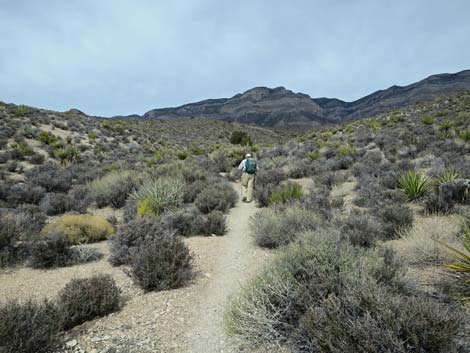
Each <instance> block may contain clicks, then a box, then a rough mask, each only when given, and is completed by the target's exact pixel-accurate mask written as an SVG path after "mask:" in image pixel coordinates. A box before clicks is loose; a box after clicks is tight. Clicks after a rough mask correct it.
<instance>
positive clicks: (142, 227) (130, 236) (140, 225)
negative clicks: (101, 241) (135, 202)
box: [109, 218, 171, 266]
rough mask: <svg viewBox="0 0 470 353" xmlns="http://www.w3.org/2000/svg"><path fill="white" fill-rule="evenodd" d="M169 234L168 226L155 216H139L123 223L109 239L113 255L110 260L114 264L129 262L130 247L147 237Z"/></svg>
mask: <svg viewBox="0 0 470 353" xmlns="http://www.w3.org/2000/svg"><path fill="white" fill-rule="evenodd" d="M162 234H166V235H169V234H171V233H169V231H168V227H164V226H163V224H162V223H161V222H159V221H157V220H156V219H153V218H137V219H134V220H131V221H130V222H128V223H124V224H122V225H121V226H120V227H119V228H118V230H117V232H116V234H115V235H114V236H113V237H111V238H110V240H109V249H110V252H111V256H110V257H109V262H110V263H111V264H112V265H113V266H120V265H124V264H128V263H129V261H130V252H129V251H130V249H131V248H133V247H135V246H137V244H138V243H139V242H140V241H142V240H144V239H145V238H153V237H158V236H163V235H162Z"/></svg>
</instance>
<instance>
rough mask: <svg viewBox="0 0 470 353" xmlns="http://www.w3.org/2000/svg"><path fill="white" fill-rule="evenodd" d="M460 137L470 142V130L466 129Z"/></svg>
mask: <svg viewBox="0 0 470 353" xmlns="http://www.w3.org/2000/svg"><path fill="white" fill-rule="evenodd" d="M459 137H460V139H461V140H463V141H465V142H470V130H466V131H464V132H462V133H461V134H460V135H459Z"/></svg>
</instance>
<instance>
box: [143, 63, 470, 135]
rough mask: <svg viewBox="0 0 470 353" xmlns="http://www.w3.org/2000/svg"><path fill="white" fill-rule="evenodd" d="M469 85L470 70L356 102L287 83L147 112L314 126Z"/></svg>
mask: <svg viewBox="0 0 470 353" xmlns="http://www.w3.org/2000/svg"><path fill="white" fill-rule="evenodd" d="M466 90H470V70H463V71H460V72H457V73H444V74H436V75H431V76H428V77H427V78H425V79H422V80H420V81H418V82H415V83H412V84H410V85H406V86H397V85H393V86H391V87H389V88H387V89H383V90H378V91H376V92H373V93H371V94H369V95H366V96H364V97H362V98H359V99H357V100H355V101H352V102H346V101H343V100H341V99H338V98H327V97H320V98H312V97H310V96H309V95H307V94H305V93H295V92H293V91H291V90H289V89H286V88H285V87H282V86H280V87H275V88H269V87H263V86H259V87H253V88H251V89H249V90H247V91H245V92H243V93H238V94H235V95H234V96H233V97H231V98H211V99H205V100H202V101H199V102H194V103H187V104H184V105H181V106H178V107H169V108H158V109H152V110H149V111H148V112H146V113H145V114H144V115H143V116H142V118H145V119H152V118H158V119H171V118H182V117H188V118H189V117H192V116H197V117H205V118H212V119H219V120H225V121H236V122H240V123H254V124H258V125H266V126H273V127H312V126H316V125H321V124H326V123H337V122H340V121H343V120H350V119H357V118H360V117H369V116H373V115H376V114H380V113H383V112H386V111H390V110H395V109H399V108H401V107H404V106H406V105H409V104H413V103H416V102H417V101H429V100H432V99H434V98H436V97H438V96H440V95H446V94H452V93H457V92H461V91H466Z"/></svg>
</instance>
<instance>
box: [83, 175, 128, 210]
mask: <svg viewBox="0 0 470 353" xmlns="http://www.w3.org/2000/svg"><path fill="white" fill-rule="evenodd" d="M136 187H137V178H136V176H135V175H134V174H133V173H132V172H128V171H123V172H111V173H109V174H107V175H105V176H104V177H102V178H99V179H96V180H93V181H92V182H91V183H90V195H91V197H92V198H93V200H94V201H95V202H96V205H97V206H98V207H105V206H112V207H114V208H121V207H123V206H124V205H125V203H126V200H127V197H128V196H129V195H130V194H131V193H132V192H133V191H134V190H135V189H136Z"/></svg>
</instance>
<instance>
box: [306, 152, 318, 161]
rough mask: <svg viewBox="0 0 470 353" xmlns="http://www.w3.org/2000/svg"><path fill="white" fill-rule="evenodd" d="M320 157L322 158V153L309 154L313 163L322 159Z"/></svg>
mask: <svg viewBox="0 0 470 353" xmlns="http://www.w3.org/2000/svg"><path fill="white" fill-rule="evenodd" d="M320 157H321V153H320V152H319V151H312V152H309V153H308V158H310V160H312V161H316V160H318V159H320Z"/></svg>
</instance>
